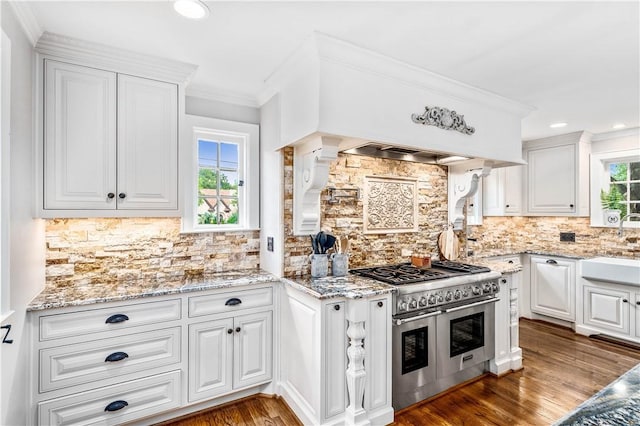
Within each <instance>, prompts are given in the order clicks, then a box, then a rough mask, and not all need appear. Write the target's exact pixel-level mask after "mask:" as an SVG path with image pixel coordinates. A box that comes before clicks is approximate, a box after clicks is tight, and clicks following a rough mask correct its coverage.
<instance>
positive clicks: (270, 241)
mask: <svg viewBox="0 0 640 426" xmlns="http://www.w3.org/2000/svg"><path fill="white" fill-rule="evenodd" d="M267 251H273V237H267Z"/></svg>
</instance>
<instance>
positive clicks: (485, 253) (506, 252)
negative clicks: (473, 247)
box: [467, 250, 594, 263]
mask: <svg viewBox="0 0 640 426" xmlns="http://www.w3.org/2000/svg"><path fill="white" fill-rule="evenodd" d="M520 254H533V255H538V256H553V257H564V258H566V259H574V260H582V259H588V258H591V257H594V256H581V255H577V254H571V253H569V254H567V253H560V252H552V251H540V250H522V251H513V250H484V251H482V253H481V254H479V255H476V256H472V257H470V258H467V261H468V262H469V263H474V261H476V260H477V261H481V260H486V259H488V258H491V257H496V256H509V255H514V256H515V255H520Z"/></svg>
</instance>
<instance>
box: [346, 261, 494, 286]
mask: <svg viewBox="0 0 640 426" xmlns="http://www.w3.org/2000/svg"><path fill="white" fill-rule="evenodd" d="M489 271H490V269H489V268H487V267H484V266H476V265H469V264H466V263H460V262H452V261H450V260H442V261H441V260H434V261H433V262H432V263H431V268H417V267H415V266H413V265H412V264H411V263H400V264H397V265H384V266H374V267H371V268H359V269H351V270H350V271H349V272H351V273H352V274H357V275H361V276H364V277H367V278H373V279H374V280H378V281H382V282H385V283H387V284H393V285H403V284H413V283H419V282H424V281H432V280H438V279H443V278H450V277H456V276H460V275H470V274H478V273H481V272H489Z"/></svg>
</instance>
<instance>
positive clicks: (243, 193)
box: [183, 116, 259, 232]
mask: <svg viewBox="0 0 640 426" xmlns="http://www.w3.org/2000/svg"><path fill="white" fill-rule="evenodd" d="M186 121H187V128H188V129H189V130H190V132H191V135H190V137H189V138H188V141H189V147H188V151H189V155H188V157H190V158H191V160H192V161H191V164H190V166H191V167H190V168H191V170H192V173H189V176H190V177H191V179H190V182H189V184H188V185H189V187H190V188H191V190H190V191H189V195H188V197H187V199H186V201H185V215H184V217H183V231H184V232H202V231H233V230H246V229H257V228H258V197H259V194H258V187H259V182H258V176H259V173H258V172H259V171H258V126H257V125H255V124H247V123H238V122H232V121H225V120H217V119H212V118H206V117H196V116H187V120H186Z"/></svg>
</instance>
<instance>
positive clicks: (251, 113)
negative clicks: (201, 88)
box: [185, 96, 260, 124]
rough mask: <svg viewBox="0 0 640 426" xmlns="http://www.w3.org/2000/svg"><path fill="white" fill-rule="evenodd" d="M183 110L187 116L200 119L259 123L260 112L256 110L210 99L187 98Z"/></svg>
mask: <svg viewBox="0 0 640 426" xmlns="http://www.w3.org/2000/svg"><path fill="white" fill-rule="evenodd" d="M185 110H186V112H187V114H191V115H200V116H202V117H211V118H219V119H221V120H230V121H239V122H241V123H251V124H259V123H260V110H259V109H258V108H254V107H250V106H245V105H235V104H230V103H226V102H221V101H214V100H211V99H203V98H197V97H193V96H187V97H186V99H185Z"/></svg>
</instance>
